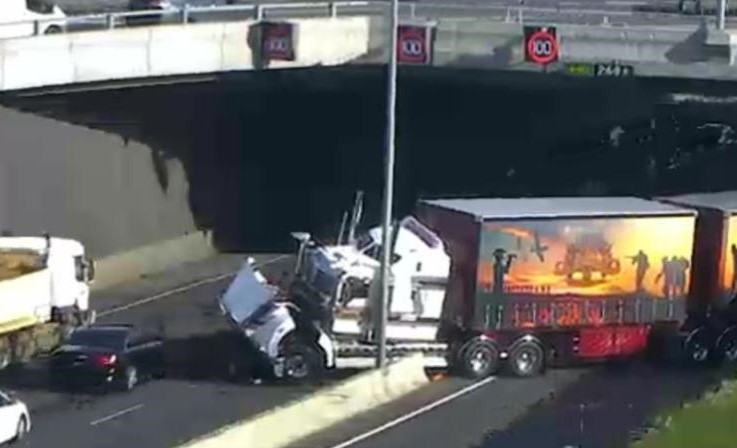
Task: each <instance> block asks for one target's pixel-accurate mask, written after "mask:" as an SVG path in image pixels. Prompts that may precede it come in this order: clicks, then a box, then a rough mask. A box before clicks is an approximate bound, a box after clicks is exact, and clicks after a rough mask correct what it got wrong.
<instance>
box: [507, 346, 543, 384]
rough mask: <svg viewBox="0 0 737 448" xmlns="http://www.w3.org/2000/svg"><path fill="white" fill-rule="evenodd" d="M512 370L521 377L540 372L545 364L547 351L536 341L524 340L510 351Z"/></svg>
mask: <svg viewBox="0 0 737 448" xmlns="http://www.w3.org/2000/svg"><path fill="white" fill-rule="evenodd" d="M508 362H509V365H510V368H511V369H512V372H513V373H514V374H515V375H517V376H520V377H529V376H535V375H537V374H539V373H540V372H541V371H542V369H543V366H544V364H545V351H544V350H543V348H542V347H541V346H540V344H538V343H537V342H535V341H522V342H520V343H519V344H517V345H516V346H515V347H514V348H513V349H512V350H511V351H510V353H509V360H508Z"/></svg>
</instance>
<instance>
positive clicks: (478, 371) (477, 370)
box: [457, 338, 499, 379]
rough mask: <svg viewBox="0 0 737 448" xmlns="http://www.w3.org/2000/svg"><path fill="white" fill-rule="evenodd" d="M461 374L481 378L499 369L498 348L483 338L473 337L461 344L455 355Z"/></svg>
mask: <svg viewBox="0 0 737 448" xmlns="http://www.w3.org/2000/svg"><path fill="white" fill-rule="evenodd" d="M457 360H458V363H459V370H460V372H461V374H462V375H463V376H466V377H468V378H472V379H481V378H485V377H487V376H491V375H493V374H495V373H496V372H497V371H498V370H499V349H498V348H497V346H496V344H495V343H494V342H493V341H492V340H490V339H485V338H474V339H471V340H470V341H468V342H466V343H465V344H463V345H462V346H461V348H460V349H459V351H458V357H457Z"/></svg>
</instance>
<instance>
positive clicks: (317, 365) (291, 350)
mask: <svg viewBox="0 0 737 448" xmlns="http://www.w3.org/2000/svg"><path fill="white" fill-rule="evenodd" d="M324 367H325V366H324V363H323V360H322V356H320V353H319V352H318V351H317V350H316V349H315V348H313V347H311V346H309V345H307V344H305V343H303V342H301V341H296V340H293V341H290V342H289V343H288V344H287V345H286V347H285V348H284V377H285V378H286V379H288V380H291V381H313V380H317V379H319V378H320V377H321V376H322V374H323V371H324Z"/></svg>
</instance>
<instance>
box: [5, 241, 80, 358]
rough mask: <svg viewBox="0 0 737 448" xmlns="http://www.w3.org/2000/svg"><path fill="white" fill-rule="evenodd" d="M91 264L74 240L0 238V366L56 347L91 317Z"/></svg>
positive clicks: (78, 243)
mask: <svg viewBox="0 0 737 448" xmlns="http://www.w3.org/2000/svg"><path fill="white" fill-rule="evenodd" d="M93 279H94V263H93V262H92V261H91V260H89V259H87V257H86V255H85V249H84V246H83V245H82V244H81V243H80V242H78V241H75V240H71V239H65V238H55V237H50V236H42V237H15V236H8V237H0V368H4V367H6V366H8V365H9V364H11V363H20V362H24V361H27V360H28V359H30V358H31V357H32V356H34V355H36V354H38V353H40V352H47V351H50V350H51V349H53V348H54V347H55V346H57V345H58V344H59V343H60V341H61V340H62V339H63V338H64V336H65V335H66V334H67V333H68V332H69V331H70V329H71V328H73V327H75V326H79V325H85V324H88V323H90V322H91V321H93V320H94V313H92V312H90V310H89V293H90V288H89V285H90V283H91V282H92V281H93Z"/></svg>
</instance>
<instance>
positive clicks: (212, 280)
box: [97, 254, 291, 317]
mask: <svg viewBox="0 0 737 448" xmlns="http://www.w3.org/2000/svg"><path fill="white" fill-rule="evenodd" d="M290 256H291V254H285V255H279V256H276V257H274V258H269V259H268V260H265V261H263V262H261V263H256V264H254V265H253V267H255V268H262V267H264V266H268V265H270V264H274V263H276V262H277V261H279V260H283V259H285V258H287V257H290ZM235 274H237V271H236V272H229V273H227V274H221V275H216V276H215V277H210V278H206V279H204V280H198V281H196V282H192V283H188V284H186V285H184V286H180V287H178V288H174V289H170V290H168V291H164V292H160V293H158V294H154V295H152V296H150V297H146V298H143V299H140V300H136V301H134V302H131V303H127V304H125V305H121V306H117V307H114V308H111V309H109V310H105V311H101V312H99V313H97V317H103V316H109V315H110V314H115V313H119V312H121V311H125V310H128V309H131V308H135V307H137V306H141V305H145V304H147V303H150V302H155V301H156V300H159V299H163V298H165V297H169V296H171V295H174V294H178V293H180V292H184V291H188V290H190V289H193V288H196V287H198V286H202V285H207V284H209V283H215V282H217V281H219V280H223V279H226V278H228V277H232V276H234V275H235Z"/></svg>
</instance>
